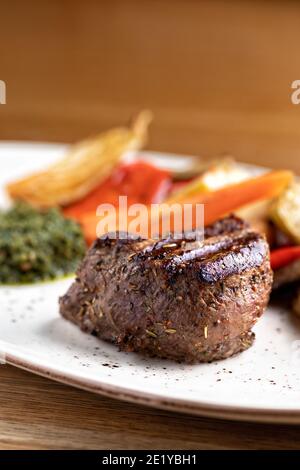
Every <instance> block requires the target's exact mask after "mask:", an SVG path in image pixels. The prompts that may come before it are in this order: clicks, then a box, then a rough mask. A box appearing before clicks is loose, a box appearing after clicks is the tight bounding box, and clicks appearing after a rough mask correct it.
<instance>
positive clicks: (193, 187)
mask: <svg viewBox="0 0 300 470" xmlns="http://www.w3.org/2000/svg"><path fill="white" fill-rule="evenodd" d="M250 177H251V175H250V173H249V172H248V171H246V170H244V169H243V168H242V167H240V166H239V165H237V164H236V163H235V161H234V160H233V159H231V158H224V159H223V160H220V161H216V162H213V163H211V164H210V166H209V167H208V168H207V169H206V170H205V171H204V172H203V173H202V174H201V175H200V176H199V177H198V178H196V179H194V180H192V181H191V182H190V183H188V184H186V185H185V186H184V187H183V188H182V189H179V190H178V191H176V192H174V193H173V194H171V196H170V197H169V198H168V199H167V200H166V202H167V203H170V204H172V203H174V202H179V203H180V202H184V201H185V199H187V198H189V197H192V196H194V195H197V194H201V193H205V192H210V191H216V190H217V189H220V188H223V187H225V186H230V185H232V184H235V183H239V182H241V181H244V180H246V179H249V178H250Z"/></svg>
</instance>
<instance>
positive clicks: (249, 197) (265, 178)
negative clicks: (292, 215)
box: [184, 170, 293, 225]
mask: <svg viewBox="0 0 300 470" xmlns="http://www.w3.org/2000/svg"><path fill="white" fill-rule="evenodd" d="M292 179H293V173H292V172H291V171H287V170H278V171H271V172H269V173H265V174H263V175H261V176H258V177H256V178H251V179H248V180H246V181H243V182H241V183H238V184H234V185H231V186H226V187H225V188H221V189H219V190H217V191H212V192H208V193H204V194H199V196H197V195H195V196H193V197H192V198H190V199H188V200H186V201H184V203H192V204H204V207H205V215H204V220H205V225H208V224H211V223H213V222H215V221H216V220H217V219H218V218H220V217H222V216H223V215H225V214H228V213H229V212H234V211H235V210H237V209H239V208H241V207H243V206H245V205H247V204H250V203H251V202H255V201H261V200H265V199H273V198H275V197H277V196H279V195H280V194H281V193H282V191H284V189H286V188H287V186H288V185H289V184H290V183H291V181H292Z"/></svg>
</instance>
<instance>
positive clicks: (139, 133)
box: [7, 111, 152, 207]
mask: <svg viewBox="0 0 300 470" xmlns="http://www.w3.org/2000/svg"><path fill="white" fill-rule="evenodd" d="M151 118H152V116H151V113H150V112H149V111H143V112H142V113H140V114H139V116H138V117H137V119H136V120H135V121H134V123H133V125H132V127H131V128H126V127H124V128H117V129H112V130H109V131H107V132H104V133H102V134H99V135H98V136H97V137H94V138H91V139H87V140H84V141H82V142H79V143H77V144H75V145H73V146H72V147H71V148H70V150H69V151H68V153H67V155H66V156H65V157H64V158H63V159H62V160H61V161H59V162H58V163H56V164H54V165H52V166H51V167H49V168H48V169H47V170H45V171H42V172H39V173H36V174H33V175H31V176H28V177H27V178H24V179H22V180H19V181H15V182H13V183H10V184H8V185H7V191H8V193H9V195H10V196H11V197H12V198H13V199H21V200H24V201H27V202H29V203H31V204H33V205H35V206H38V207H50V206H56V205H57V206H64V205H67V204H70V203H72V202H74V201H77V200H79V199H81V198H82V197H84V196H86V195H87V194H88V193H89V192H90V191H92V190H93V189H94V188H95V187H96V186H98V185H99V184H100V183H101V182H102V181H104V180H105V179H106V178H107V177H108V176H109V175H110V174H111V171H112V170H113V168H114V167H115V166H116V164H117V163H118V162H119V160H120V158H121V156H122V155H123V154H124V152H126V151H128V150H136V149H140V148H141V147H142V146H143V145H144V143H145V141H146V136H147V128H148V125H149V122H150V121H151Z"/></svg>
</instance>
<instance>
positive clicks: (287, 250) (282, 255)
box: [271, 246, 300, 271]
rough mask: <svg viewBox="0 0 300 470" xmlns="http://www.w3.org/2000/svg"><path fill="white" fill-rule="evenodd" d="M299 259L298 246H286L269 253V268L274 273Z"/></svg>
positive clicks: (299, 248) (299, 250) (299, 247)
mask: <svg viewBox="0 0 300 470" xmlns="http://www.w3.org/2000/svg"><path fill="white" fill-rule="evenodd" d="M299 259H300V246H286V247H284V248H278V249H277V250H273V251H271V266H272V269H273V270H274V271H275V270H276V269H279V268H282V267H284V266H287V265H289V264H290V263H293V262H294V261H296V260H299Z"/></svg>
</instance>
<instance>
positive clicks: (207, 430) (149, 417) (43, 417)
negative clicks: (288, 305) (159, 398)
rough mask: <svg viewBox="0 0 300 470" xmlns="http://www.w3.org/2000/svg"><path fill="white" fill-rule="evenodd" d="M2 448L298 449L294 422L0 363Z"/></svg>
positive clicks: (298, 431)
mask: <svg viewBox="0 0 300 470" xmlns="http://www.w3.org/2000/svg"><path fill="white" fill-rule="evenodd" d="M0 402H1V412H0V416H1V418H0V449H156V450H159V449H274V448H276V449H299V448H300V429H299V427H296V426H294V427H293V426H281V425H274V426H273V425H265V424H250V423H238V422H229V421H228V422H226V421H219V420H211V419H206V418H199V417H193V416H187V415H181V414H175V413H170V412H167V411H160V410H155V409H151V408H145V407H142V406H137V405H134V404H128V403H123V402H119V401H116V400H111V399H109V398H105V397H101V396H98V395H94V394H92V393H88V392H84V391H81V390H77V389H75V388H71V387H68V386H65V385H62V384H59V383H56V382H52V381H50V380H48V379H45V378H41V377H38V376H35V375H31V374H29V373H27V372H24V371H22V370H18V369H15V368H13V367H11V366H7V365H5V366H4V365H3V366H1V367H0Z"/></svg>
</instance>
